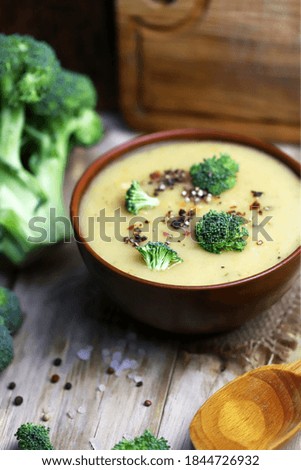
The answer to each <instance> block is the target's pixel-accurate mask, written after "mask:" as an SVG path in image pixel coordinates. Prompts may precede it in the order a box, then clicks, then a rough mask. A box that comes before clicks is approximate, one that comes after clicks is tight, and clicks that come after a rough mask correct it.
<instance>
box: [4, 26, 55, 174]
mask: <svg viewBox="0 0 301 470" xmlns="http://www.w3.org/2000/svg"><path fill="white" fill-rule="evenodd" d="M0 51H1V54H0V102H1V110H0V157H1V159H2V160H3V161H4V162H6V163H8V164H9V165H12V166H13V167H15V168H18V169H20V170H22V164H21V160H20V148H21V141H22V131H23V126H24V121H25V108H26V106H27V105H30V104H32V103H35V102H37V101H39V100H40V99H41V98H42V97H43V96H44V95H45V93H46V92H47V91H48V89H49V87H50V85H51V84H52V82H53V81H54V80H55V76H56V73H57V71H58V69H59V62H58V60H57V58H56V55H55V53H54V51H53V50H52V48H51V47H50V46H48V44H46V43H44V42H41V41H36V40H35V39H33V38H32V37H30V36H20V35H18V34H12V35H5V34H0Z"/></svg>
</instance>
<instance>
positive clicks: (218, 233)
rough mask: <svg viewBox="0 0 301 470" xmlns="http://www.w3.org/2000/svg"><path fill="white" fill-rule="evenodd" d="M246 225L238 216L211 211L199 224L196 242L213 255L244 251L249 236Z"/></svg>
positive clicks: (196, 228) (196, 229)
mask: <svg viewBox="0 0 301 470" xmlns="http://www.w3.org/2000/svg"><path fill="white" fill-rule="evenodd" d="M244 223H245V220H244V219H243V217H240V216H238V215H235V214H228V213H227V212H216V211H213V210H211V211H210V212H208V213H207V214H205V215H204V216H203V217H202V218H201V220H200V221H199V222H197V224H196V226H195V235H196V240H197V241H198V243H199V244H200V246H201V247H202V248H204V249H205V250H206V251H210V252H211V253H218V254H219V253H221V252H222V251H231V250H233V251H242V250H243V249H244V248H245V246H246V244H247V241H246V238H247V237H248V236H249V232H248V230H247V229H246V228H245V227H244V226H243V224H244Z"/></svg>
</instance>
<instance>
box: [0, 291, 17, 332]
mask: <svg viewBox="0 0 301 470" xmlns="http://www.w3.org/2000/svg"><path fill="white" fill-rule="evenodd" d="M0 318H2V319H3V320H4V325H5V326H6V328H7V329H8V330H9V332H10V333H11V334H12V335H13V334H14V333H16V331H17V330H18V329H19V328H20V326H21V324H22V321H23V315H22V312H21V307H20V302H19V299H18V297H17V296H16V294H15V293H14V292H12V291H11V290H9V289H6V288H5V287H0Z"/></svg>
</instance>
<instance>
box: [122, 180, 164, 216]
mask: <svg viewBox="0 0 301 470" xmlns="http://www.w3.org/2000/svg"><path fill="white" fill-rule="evenodd" d="M158 205H159V199H158V198H157V197H151V196H149V195H148V194H146V192H145V191H143V189H142V188H141V186H140V184H139V183H138V181H133V182H132V184H131V186H130V187H129V189H128V190H127V192H126V195H125V206H126V208H127V210H128V211H129V212H131V213H132V214H134V215H137V214H138V212H139V211H140V210H141V209H147V208H151V207H156V206H158Z"/></svg>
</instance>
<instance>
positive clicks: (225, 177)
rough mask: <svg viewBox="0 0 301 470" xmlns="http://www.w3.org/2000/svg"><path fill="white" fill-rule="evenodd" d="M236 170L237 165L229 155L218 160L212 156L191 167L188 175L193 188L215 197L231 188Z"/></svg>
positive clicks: (223, 155) (234, 180) (237, 168)
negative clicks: (205, 191) (203, 190)
mask: <svg viewBox="0 0 301 470" xmlns="http://www.w3.org/2000/svg"><path fill="white" fill-rule="evenodd" d="M238 170H239V166H238V164H237V163H236V162H235V161H234V160H232V158H231V157H230V156H229V155H225V154H222V155H221V156H220V157H219V158H216V157H215V156H214V157H212V158H207V159H205V160H204V161H203V162H202V163H197V164H195V165H192V167H191V168H190V175H191V178H192V183H193V184H194V186H198V187H199V188H201V189H206V190H207V191H208V192H209V193H211V194H213V195H214V196H217V195H219V194H221V193H222V192H223V191H226V190H227V189H231V188H233V186H234V185H235V183H236V173H237V172H238Z"/></svg>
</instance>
